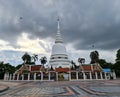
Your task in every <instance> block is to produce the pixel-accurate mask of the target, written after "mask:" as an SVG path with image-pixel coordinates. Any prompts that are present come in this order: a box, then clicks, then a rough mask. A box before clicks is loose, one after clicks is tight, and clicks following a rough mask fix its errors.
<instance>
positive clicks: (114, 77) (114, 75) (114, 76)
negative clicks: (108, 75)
mask: <svg viewBox="0 0 120 97" xmlns="http://www.w3.org/2000/svg"><path fill="white" fill-rule="evenodd" d="M113 79H116V74H115V71H114V72H113Z"/></svg>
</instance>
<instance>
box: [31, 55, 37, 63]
mask: <svg viewBox="0 0 120 97" xmlns="http://www.w3.org/2000/svg"><path fill="white" fill-rule="evenodd" d="M32 59H33V61H34V63H35V62H36V61H37V60H38V55H36V54H33V56H32Z"/></svg>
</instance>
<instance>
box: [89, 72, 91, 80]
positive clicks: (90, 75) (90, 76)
mask: <svg viewBox="0 0 120 97" xmlns="http://www.w3.org/2000/svg"><path fill="white" fill-rule="evenodd" d="M89 74H90V80H92V73H91V72H90V73H89Z"/></svg>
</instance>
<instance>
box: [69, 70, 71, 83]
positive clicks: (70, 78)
mask: <svg viewBox="0 0 120 97" xmlns="http://www.w3.org/2000/svg"><path fill="white" fill-rule="evenodd" d="M69 81H71V72H70V71H69Z"/></svg>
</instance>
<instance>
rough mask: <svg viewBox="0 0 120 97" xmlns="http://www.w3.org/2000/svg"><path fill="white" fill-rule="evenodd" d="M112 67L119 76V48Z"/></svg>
mask: <svg viewBox="0 0 120 97" xmlns="http://www.w3.org/2000/svg"><path fill="white" fill-rule="evenodd" d="M113 69H114V70H115V73H116V75H117V76H118V77H120V49H119V50H118V51H117V54H116V62H115V64H114V66H113Z"/></svg>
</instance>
